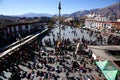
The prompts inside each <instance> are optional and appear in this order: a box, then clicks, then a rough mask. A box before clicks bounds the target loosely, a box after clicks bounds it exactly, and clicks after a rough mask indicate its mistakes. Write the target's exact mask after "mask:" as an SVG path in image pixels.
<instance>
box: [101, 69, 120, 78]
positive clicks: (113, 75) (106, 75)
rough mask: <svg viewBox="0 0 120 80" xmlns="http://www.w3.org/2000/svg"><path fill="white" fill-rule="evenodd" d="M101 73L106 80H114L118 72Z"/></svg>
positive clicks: (107, 71)
mask: <svg viewBox="0 0 120 80" xmlns="http://www.w3.org/2000/svg"><path fill="white" fill-rule="evenodd" d="M102 73H103V74H104V76H105V77H106V79H107V80H115V79H116V76H117V73H118V70H103V71H102Z"/></svg>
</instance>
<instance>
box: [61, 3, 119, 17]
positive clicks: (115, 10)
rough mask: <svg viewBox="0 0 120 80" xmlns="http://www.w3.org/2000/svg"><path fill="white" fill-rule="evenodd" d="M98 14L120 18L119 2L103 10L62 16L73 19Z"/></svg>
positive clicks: (84, 11) (98, 9)
mask: <svg viewBox="0 0 120 80" xmlns="http://www.w3.org/2000/svg"><path fill="white" fill-rule="evenodd" d="M92 13H94V14H98V15H102V16H107V17H108V16H111V15H114V16H120V2H118V3H116V4H113V5H110V6H108V7H104V8H97V9H91V10H83V11H77V12H74V13H71V14H65V15H63V16H73V17H79V16H86V15H88V14H92Z"/></svg>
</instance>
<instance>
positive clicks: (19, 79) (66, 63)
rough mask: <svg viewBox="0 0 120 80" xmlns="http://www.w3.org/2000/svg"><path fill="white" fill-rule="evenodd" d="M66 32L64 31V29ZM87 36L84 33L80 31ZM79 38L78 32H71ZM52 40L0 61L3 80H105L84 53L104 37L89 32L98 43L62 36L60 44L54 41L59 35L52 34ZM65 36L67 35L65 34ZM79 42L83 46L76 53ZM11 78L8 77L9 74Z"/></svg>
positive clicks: (15, 52)
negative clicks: (88, 46) (88, 47)
mask: <svg viewBox="0 0 120 80" xmlns="http://www.w3.org/2000/svg"><path fill="white" fill-rule="evenodd" d="M64 30H65V28H64ZM81 32H82V33H84V30H81ZM70 33H72V34H73V35H75V36H76V35H78V34H77V32H76V31H71V32H70ZM50 34H52V36H54V37H53V38H47V39H46V38H45V39H44V40H43V41H44V42H43V43H45V45H43V44H39V43H38V42H37V41H36V42H34V43H32V44H26V45H24V46H22V47H21V48H19V49H18V50H16V51H14V52H13V53H11V54H10V55H6V56H5V57H4V58H2V59H1V60H0V79H1V80H2V79H6V80H96V79H98V78H99V79H102V80H104V79H105V78H104V76H102V74H101V72H100V71H99V69H98V68H97V67H96V65H95V64H94V60H93V58H92V55H91V54H90V53H89V52H87V51H85V50H84V49H86V48H87V45H97V44H98V42H100V43H102V42H101V41H102V37H101V35H98V33H96V32H93V31H89V30H87V34H89V36H92V37H93V36H94V37H98V38H97V40H96V41H89V40H87V39H85V38H84V36H82V38H73V39H72V41H71V39H70V38H65V37H63V38H62V39H61V42H59V39H55V36H58V37H59V34H58V35H56V34H54V33H52V32H51V33H50ZM63 35H65V33H63ZM78 43H81V44H80V47H79V49H78V51H77V53H75V50H76V46H77V44H78ZM6 73H10V75H9V76H8V74H6Z"/></svg>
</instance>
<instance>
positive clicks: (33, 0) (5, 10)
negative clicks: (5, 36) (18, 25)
mask: <svg viewBox="0 0 120 80" xmlns="http://www.w3.org/2000/svg"><path fill="white" fill-rule="evenodd" d="M59 1H60V2H61V5H62V10H61V13H62V14H67V13H68V14H69V13H73V12H76V11H81V10H90V9H94V8H103V7H106V6H109V5H111V4H115V3H117V2H118V1H119V0H0V14H4V15H21V14H24V13H49V14H58V8H57V7H58V3H59Z"/></svg>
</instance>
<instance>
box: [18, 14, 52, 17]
mask: <svg viewBox="0 0 120 80" xmlns="http://www.w3.org/2000/svg"><path fill="white" fill-rule="evenodd" d="M52 16H53V15H51V14H47V13H40V14H39V13H26V14H23V15H19V17H52Z"/></svg>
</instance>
